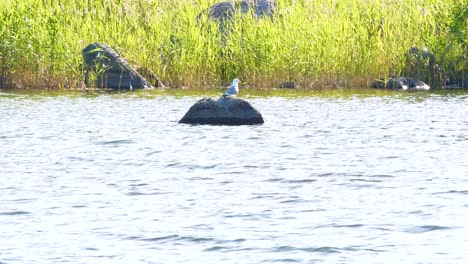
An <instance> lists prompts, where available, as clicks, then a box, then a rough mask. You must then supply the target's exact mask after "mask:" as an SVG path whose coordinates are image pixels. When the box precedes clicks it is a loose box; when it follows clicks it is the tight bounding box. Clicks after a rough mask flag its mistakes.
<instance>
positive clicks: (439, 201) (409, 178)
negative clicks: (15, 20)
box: [0, 90, 468, 263]
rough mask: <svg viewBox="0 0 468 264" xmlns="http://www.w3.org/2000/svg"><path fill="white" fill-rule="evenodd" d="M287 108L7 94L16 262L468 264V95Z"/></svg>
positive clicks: (141, 96) (9, 255) (378, 97)
mask: <svg viewBox="0 0 468 264" xmlns="http://www.w3.org/2000/svg"><path fill="white" fill-rule="evenodd" d="M184 93H185V94H184ZM276 93H278V94H276ZM281 93H284V92H283V91H269V92H264V91H244V92H243V96H245V98H248V100H249V101H251V102H252V104H253V105H254V106H255V107H256V108H257V109H259V110H260V111H261V112H262V114H263V115H264V118H265V120H266V123H265V124H264V125H261V126H251V127H250V126H243V127H223V126H189V125H181V124H178V123H177V121H178V120H179V119H180V118H181V117H182V116H183V115H184V114H185V112H186V111H187V110H188V108H189V107H190V106H191V105H192V104H193V103H194V102H196V101H197V100H198V99H199V98H200V97H202V96H206V95H209V96H216V94H217V93H216V91H214V92H211V91H203V92H202V93H200V94H193V93H191V92H184V91H141V92H137V93H115V94H88V95H86V96H83V95H82V94H79V93H72V94H66V93H57V94H48V93H44V92H39V93H37V94H35V93H32V94H29V93H0V112H1V113H2V117H1V118H0V120H1V124H2V125H1V126H0V175H2V184H1V185H0V208H1V209H0V235H1V237H2V238H3V239H2V240H0V252H1V254H0V262H5V263H24V262H34V263H53V262H61V263H62V262H73V263H89V262H98V263H100V262H122V263H161V262H162V263H178V262H194V261H196V262H201V263H220V262H223V263H238V262H239V260H243V262H246V263H270V262H280V263H283V262H298V263H310V262H324V263H339V262H346V263H363V262H364V263H367V262H370V263H375V262H379V263H395V262H398V263H401V262H405V263H415V262H430V263H460V262H462V260H463V258H464V257H465V256H466V255H467V254H468V252H467V249H466V248H465V247H464V245H466V243H467V242H468V241H467V237H466V235H465V234H466V233H467V230H466V224H465V219H466V217H467V216H468V211H467V208H468V207H467V204H466V199H465V198H466V195H467V193H466V190H468V180H467V179H466V177H465V176H466V175H467V174H468V164H467V163H468V161H467V160H466V158H465V156H466V154H465V153H466V151H465V150H466V149H467V147H468V142H467V140H466V138H467V137H468V135H467V133H466V131H467V128H468V127H467V126H468V122H467V121H466V116H468V110H467V109H468V108H467V107H466V106H467V104H468V96H466V94H465V93H462V92H456V93H443V92H440V93H439V92H436V93H404V94H403V93H396V92H388V91H366V90H364V91H361V92H353V91H346V92H341V93H340V91H335V90H333V91H328V92H325V93H324V92H323V91H322V92H315V91H314V92H308V93H305V92H304V93H302V92H300V91H289V90H288V91H287V94H281ZM278 95H281V97H278ZM265 96H266V97H265ZM24 252H27V254H25V253H24Z"/></svg>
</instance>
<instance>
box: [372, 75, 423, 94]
mask: <svg viewBox="0 0 468 264" xmlns="http://www.w3.org/2000/svg"><path fill="white" fill-rule="evenodd" d="M371 87H372V88H382V89H392V90H412V91H427V90H429V89H430V87H429V85H427V84H425V83H423V82H422V81H420V80H416V79H414V78H410V77H399V78H390V79H388V80H386V81H385V80H378V81H375V82H373V83H372V84H371Z"/></svg>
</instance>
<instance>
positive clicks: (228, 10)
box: [197, 0, 276, 21]
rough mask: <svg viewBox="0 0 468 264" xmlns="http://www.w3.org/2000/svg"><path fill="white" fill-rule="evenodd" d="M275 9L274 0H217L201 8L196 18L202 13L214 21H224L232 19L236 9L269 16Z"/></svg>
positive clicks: (243, 12)
mask: <svg viewBox="0 0 468 264" xmlns="http://www.w3.org/2000/svg"><path fill="white" fill-rule="evenodd" d="M275 9H276V0H242V1H224V2H219V3H216V4H214V5H212V6H211V7H209V8H208V9H205V10H203V11H202V12H201V13H200V14H199V15H198V16H197V20H198V21H199V20H200V18H201V17H202V16H204V15H207V17H208V18H209V19H212V20H215V21H225V20H229V19H232V18H233V17H234V14H235V12H236V11H240V12H241V13H242V14H246V13H247V12H249V10H250V11H251V12H252V13H253V14H255V15H257V16H259V17H263V16H271V15H273V13H274V12H275Z"/></svg>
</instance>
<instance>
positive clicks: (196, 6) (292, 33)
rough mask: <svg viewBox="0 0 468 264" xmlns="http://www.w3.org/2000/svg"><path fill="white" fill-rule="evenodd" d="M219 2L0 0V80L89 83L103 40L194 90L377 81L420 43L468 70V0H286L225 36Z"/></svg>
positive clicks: (137, 64) (76, 86)
mask: <svg viewBox="0 0 468 264" xmlns="http://www.w3.org/2000/svg"><path fill="white" fill-rule="evenodd" d="M217 2H220V1H219V0H179V1H171V0H60V1H59V0H3V1H0V77H1V78H6V77H7V78H9V79H11V80H12V81H13V82H15V83H18V84H20V85H21V87H23V88H24V89H59V90H62V89H63V90H68V89H69V90H80V89H86V88H85V85H84V74H83V57H82V54H81V52H82V50H83V49H84V48H85V47H86V46H87V45H89V44H90V43H94V42H102V43H106V44H108V45H109V46H111V47H112V48H113V49H115V50H116V51H117V52H118V53H119V54H120V55H121V56H122V57H123V58H125V59H126V60H128V62H129V63H130V65H131V66H132V67H134V68H136V69H137V70H138V69H140V70H142V71H149V72H151V73H154V74H155V75H156V76H158V77H159V79H161V81H162V82H163V83H164V84H165V85H166V86H167V87H185V88H189V89H200V88H202V89H206V88H210V87H213V88H217V87H219V86H222V85H224V84H225V83H226V82H229V81H230V80H232V79H233V78H235V77H237V78H239V79H240V80H241V83H242V85H244V86H245V87H255V88H260V89H263V88H274V87H279V86H280V84H281V83H285V82H294V83H297V85H298V87H300V88H304V89H322V88H345V87H346V88H348V87H366V88H367V87H369V86H370V84H371V83H372V82H373V81H375V80H376V79H377V78H388V77H390V76H391V75H397V76H398V75H400V74H402V73H403V72H404V68H405V54H406V53H407V51H408V50H409V49H411V48H412V47H418V48H427V49H428V50H429V51H430V52H432V53H433V54H434V55H435V58H436V61H437V63H438V65H439V66H440V68H441V69H443V71H444V75H445V76H446V78H448V79H452V80H453V79H457V78H466V76H464V75H467V74H465V72H466V70H467V64H468V58H467V51H468V46H467V43H466V36H467V27H468V24H467V23H468V22H467V21H468V20H467V9H468V6H467V3H466V1H460V0H408V1H406V0H405V1H402V0H334V1H333V0H313V1H312V0H310V1H309V0H302V1H299V0H297V1H296V0H278V1H277V7H276V10H275V13H274V14H273V16H272V17H271V18H270V17H267V18H259V17H255V16H252V15H241V14H240V13H236V14H235V18H234V21H235V22H234V23H233V24H231V25H230V30H229V34H227V35H223V36H222V34H221V32H219V31H220V29H219V26H218V25H217V24H216V22H214V21H211V20H208V19H202V21H203V22H202V23H201V22H200V21H198V22H197V16H198V15H199V14H200V13H201V12H202V11H203V10H206V9H207V8H209V7H210V6H211V5H213V4H215V3H217ZM2 76H3V77H2ZM5 76H6V77H5ZM423 81H424V80H423ZM436 88H437V87H436Z"/></svg>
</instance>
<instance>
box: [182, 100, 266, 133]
mask: <svg viewBox="0 0 468 264" xmlns="http://www.w3.org/2000/svg"><path fill="white" fill-rule="evenodd" d="M179 123H184V124H201V125H231V126H238V125H256V124H263V123H264V120H263V117H262V114H261V113H260V112H259V111H257V110H256V109H255V108H254V107H253V106H252V105H251V104H250V103H249V102H247V101H245V100H243V99H239V98H235V97H229V96H228V97H221V98H219V99H218V100H213V99H211V98H203V99H201V100H200V101H198V102H196V103H195V104H194V105H193V106H192V107H190V109H189V110H188V112H187V113H186V114H185V115H184V117H183V118H182V119H181V120H180V121H179Z"/></svg>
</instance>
